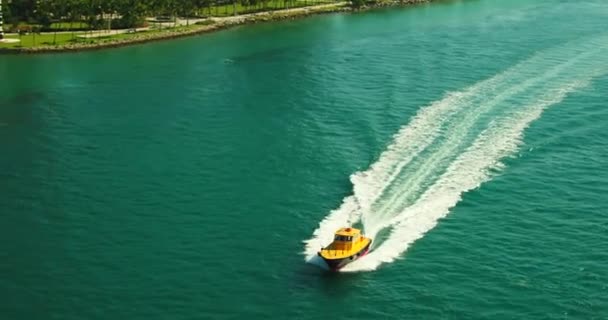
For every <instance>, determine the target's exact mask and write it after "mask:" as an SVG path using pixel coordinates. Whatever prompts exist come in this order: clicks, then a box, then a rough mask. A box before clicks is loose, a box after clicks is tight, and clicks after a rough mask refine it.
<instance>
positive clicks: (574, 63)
mask: <svg viewBox="0 0 608 320" xmlns="http://www.w3.org/2000/svg"><path fill="white" fill-rule="evenodd" d="M606 73H608V36H605V35H603V36H600V37H595V38H593V39H586V40H584V41H579V42H576V43H568V44H567V45H564V46H560V47H556V48H552V49H549V50H546V51H542V52H539V53H538V54H536V55H534V56H533V57H531V58H529V59H527V60H525V61H523V62H520V63H519V64H517V65H515V66H513V67H511V68H509V69H507V70H505V71H504V72H501V73H499V74H497V75H495V76H493V77H492V78H489V79H487V80H484V81H481V82H479V83H477V84H475V85H473V86H471V87H469V88H466V89H464V90H462V91H458V92H453V93H449V94H447V95H446V96H445V97H444V98H443V99H441V100H439V101H436V102H434V103H432V104H431V105H429V106H427V107H424V108H422V109H421V110H420V111H419V112H418V113H417V114H416V115H415V116H414V117H413V118H412V119H411V121H410V122H409V124H408V125H406V126H404V127H402V128H401V129H400V130H399V132H398V133H397V134H396V135H395V136H394V138H393V142H392V143H391V144H390V145H389V146H388V148H387V149H386V150H385V151H384V152H383V153H382V154H381V155H380V157H379V159H378V160H377V161H376V162H375V163H374V164H372V165H371V167H370V168H369V169H368V170H366V171H363V172H356V173H354V174H353V175H351V178H350V180H351V182H352V184H353V195H351V196H348V197H346V198H344V200H343V202H342V205H341V206H340V207H339V208H338V209H336V210H333V211H331V212H330V213H329V215H328V216H327V217H325V218H324V219H323V220H322V221H321V223H320V224H319V227H318V228H317V229H316V230H315V231H314V233H313V235H312V237H311V238H310V239H308V240H306V241H305V244H306V245H305V251H304V254H305V256H306V259H307V261H309V262H312V263H315V261H316V259H315V256H316V253H317V251H318V250H319V249H320V248H321V247H322V246H324V245H327V244H328V243H330V242H331V240H332V237H333V233H334V231H335V230H337V229H338V228H340V227H342V226H345V225H352V224H356V223H357V224H361V225H362V226H363V228H364V230H365V233H366V234H367V235H369V236H370V237H372V238H374V239H375V244H374V247H373V248H372V251H371V253H369V254H368V255H367V256H365V257H364V258H362V259H360V260H357V261H355V262H353V263H352V264H350V265H347V266H346V267H345V268H344V269H343V270H344V271H367V270H375V269H376V268H377V267H378V266H379V265H380V264H382V263H387V262H392V261H394V260H395V259H397V258H398V257H399V256H400V255H402V254H403V253H404V252H405V251H406V250H407V249H408V247H409V246H410V245H411V244H412V243H413V242H414V241H416V240H417V239H419V238H421V237H423V236H424V234H425V233H427V232H428V231H429V230H431V229H432V228H433V227H435V225H436V224H437V222H438V220H439V219H441V218H443V217H445V216H446V215H447V214H448V213H449V211H450V209H451V208H452V207H454V206H455V205H456V204H457V203H458V202H459V201H460V199H461V195H462V194H463V193H464V192H467V191H469V190H472V189H475V188H477V187H478V186H480V185H481V184H482V183H483V182H485V181H488V180H489V179H491V177H492V172H493V171H496V170H499V169H501V167H502V164H501V162H500V161H501V159H503V158H505V157H507V156H509V155H512V154H513V153H514V152H515V151H516V150H517V148H518V146H519V145H520V144H521V138H522V135H523V132H524V130H525V129H526V128H527V127H528V126H529V125H530V123H531V122H532V121H534V120H536V119H537V118H539V117H540V115H541V114H542V112H543V111H544V110H545V109H546V108H548V107H549V106H551V105H554V104H556V103H559V102H560V101H562V100H563V99H564V98H565V97H566V96H567V95H568V94H569V93H571V92H574V91H576V90H578V89H580V88H583V87H585V86H587V85H588V84H589V83H590V82H591V80H592V79H593V78H595V77H598V76H601V75H604V74H606ZM381 231H383V233H387V232H388V236H387V237H382V238H381V239H376V235H378V234H379V232H381Z"/></svg>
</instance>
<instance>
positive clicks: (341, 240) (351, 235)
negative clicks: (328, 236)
mask: <svg viewBox="0 0 608 320" xmlns="http://www.w3.org/2000/svg"><path fill="white" fill-rule="evenodd" d="M358 241H361V230H359V229H355V228H342V229H340V230H338V231H336V235H335V237H334V242H333V246H332V247H333V248H332V249H334V250H351V249H352V248H353V244H354V243H357V242H358Z"/></svg>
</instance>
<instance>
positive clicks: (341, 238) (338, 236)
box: [335, 235, 353, 241]
mask: <svg viewBox="0 0 608 320" xmlns="http://www.w3.org/2000/svg"><path fill="white" fill-rule="evenodd" d="M335 240H336V241H352V240H353V237H350V236H340V235H336V239H335Z"/></svg>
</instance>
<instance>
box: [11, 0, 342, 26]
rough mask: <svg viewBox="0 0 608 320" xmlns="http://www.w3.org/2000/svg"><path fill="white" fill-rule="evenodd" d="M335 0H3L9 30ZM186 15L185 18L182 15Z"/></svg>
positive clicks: (140, 22) (133, 22) (126, 22)
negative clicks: (7, 1) (8, 0)
mask: <svg viewBox="0 0 608 320" xmlns="http://www.w3.org/2000/svg"><path fill="white" fill-rule="evenodd" d="M335 1H336V0H13V1H12V2H10V3H8V4H7V3H6V0H4V5H3V6H2V8H3V11H4V12H3V13H4V20H5V23H6V26H5V29H6V30H8V31H9V32H19V30H21V29H24V30H26V32H29V31H30V30H33V29H37V28H39V29H40V30H41V31H47V32H52V31H72V30H85V29H93V30H101V29H126V28H134V27H141V26H144V25H145V24H146V21H145V18H146V17H157V18H158V20H161V19H162V20H164V21H174V19H175V17H177V16H180V17H188V19H189V18H201V17H207V16H218V17H221V16H229V15H239V14H245V13H252V12H260V11H270V10H277V9H287V8H294V7H303V6H310V5H317V4H321V3H331V2H335ZM184 19H186V18H184Z"/></svg>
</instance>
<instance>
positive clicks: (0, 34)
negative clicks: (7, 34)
mask: <svg viewBox="0 0 608 320" xmlns="http://www.w3.org/2000/svg"><path fill="white" fill-rule="evenodd" d="M3 24H4V21H3V20H2V0H0V40H2V39H4V29H2V25H3Z"/></svg>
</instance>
